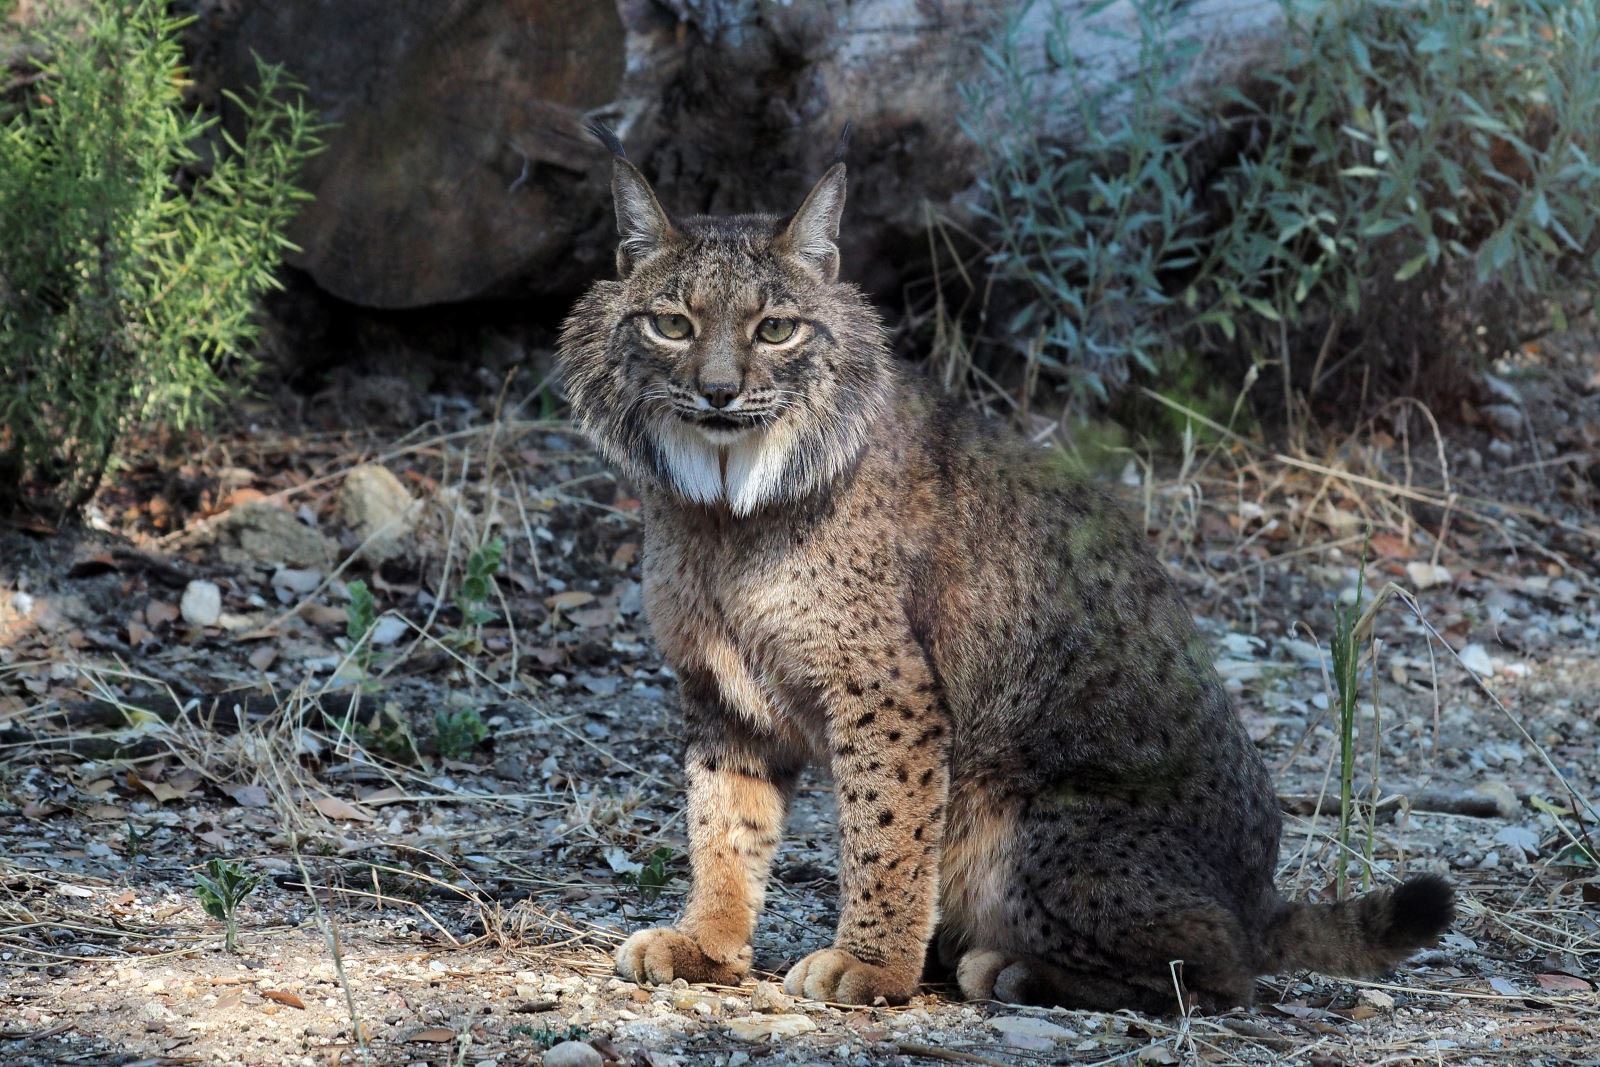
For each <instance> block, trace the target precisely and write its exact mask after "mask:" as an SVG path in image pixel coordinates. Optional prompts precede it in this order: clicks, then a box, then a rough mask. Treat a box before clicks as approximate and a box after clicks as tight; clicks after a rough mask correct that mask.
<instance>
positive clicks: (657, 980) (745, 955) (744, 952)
mask: <svg viewBox="0 0 1600 1067" xmlns="http://www.w3.org/2000/svg"><path fill="white" fill-rule="evenodd" d="M750 958H751V950H750V946H749V945H745V946H744V947H743V948H741V949H740V950H739V951H738V952H736V953H734V954H733V956H732V957H731V958H729V959H715V958H713V957H712V956H710V955H707V954H706V952H705V950H703V949H702V948H701V947H700V946H699V944H697V943H696V942H695V940H694V939H693V938H691V937H690V936H689V935H688V934H684V933H680V932H679V931H677V930H673V929H671V928H670V927H659V928H657V929H654V930H640V931H638V932H636V933H635V934H634V935H633V936H632V937H630V938H628V940H626V941H624V942H623V943H622V947H621V948H619V949H617V955H616V960H617V974H619V975H621V976H622V977H623V978H626V979H628V981H630V982H639V983H642V984H646V985H662V984H665V983H667V982H670V981H672V980H673V979H674V978H682V979H683V980H684V981H686V982H710V983H713V984H715V985H738V984H739V979H741V978H743V977H744V976H745V974H746V972H748V971H749V970H750Z"/></svg>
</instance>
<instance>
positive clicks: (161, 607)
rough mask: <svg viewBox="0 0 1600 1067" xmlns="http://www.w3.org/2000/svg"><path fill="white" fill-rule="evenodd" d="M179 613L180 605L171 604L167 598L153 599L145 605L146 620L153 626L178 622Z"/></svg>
mask: <svg viewBox="0 0 1600 1067" xmlns="http://www.w3.org/2000/svg"><path fill="white" fill-rule="evenodd" d="M178 614H179V612H178V605H176V604H169V603H167V602H166V601H165V600H152V601H150V603H148V604H146V605H145V606H144V621H145V623H146V624H147V625H149V626H152V627H155V626H165V625H166V624H168V623H172V622H177V621H178Z"/></svg>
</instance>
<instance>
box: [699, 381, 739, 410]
mask: <svg viewBox="0 0 1600 1067" xmlns="http://www.w3.org/2000/svg"><path fill="white" fill-rule="evenodd" d="M700 395H701V396H703V397H705V398H706V403H707V404H710V405H711V406H712V407H714V408H716V409H717V410H718V411H721V410H722V409H723V408H725V407H727V406H728V405H729V404H731V403H733V401H734V398H735V397H737V396H738V395H739V387H738V386H737V385H735V384H734V383H733V382H706V383H704V384H702V385H701V386H700Z"/></svg>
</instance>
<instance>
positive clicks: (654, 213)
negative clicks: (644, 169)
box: [611, 156, 672, 274]
mask: <svg viewBox="0 0 1600 1067" xmlns="http://www.w3.org/2000/svg"><path fill="white" fill-rule="evenodd" d="M611 199H612V200H613V201H615V202H616V206H617V233H618V234H620V235H621V237H622V240H621V241H620V242H619V243H618V245H617V270H618V271H619V272H621V273H622V274H628V273H630V272H631V271H632V270H633V265H634V264H635V263H637V262H638V261H639V260H641V259H643V258H644V257H645V256H648V255H649V254H650V253H651V252H654V251H655V250H656V249H658V248H660V247H661V245H662V244H663V242H665V241H666V240H667V238H669V237H671V236H672V222H671V221H670V220H669V219H668V218H667V213H666V212H665V211H663V210H661V202H660V201H659V200H657V199H656V194H655V190H653V189H651V188H650V183H649V182H647V181H645V177H644V175H643V174H640V173H639V168H638V167H635V166H634V165H633V164H632V163H629V162H628V161H627V160H626V159H623V158H621V157H620V156H619V157H617V158H616V159H615V160H613V161H612V164H611Z"/></svg>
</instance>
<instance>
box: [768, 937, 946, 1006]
mask: <svg viewBox="0 0 1600 1067" xmlns="http://www.w3.org/2000/svg"><path fill="white" fill-rule="evenodd" d="M916 988H917V983H916V979H914V978H913V979H910V980H907V979H905V978H902V977H900V976H898V975H896V974H894V973H893V972H892V971H890V970H889V969H888V968H886V967H879V966H877V965H876V964H872V963H863V962H862V961H861V960H859V959H857V958H856V957H855V956H853V955H852V954H850V953H849V952H846V951H845V950H844V949H842V948H825V949H822V950H821V951H820V952H813V953H812V954H811V955H809V956H807V957H806V958H805V959H803V960H801V961H800V962H799V963H797V964H795V965H794V966H793V967H791V968H790V969H789V974H788V976H787V977H785V978H784V980H783V989H784V992H786V993H788V994H789V995H790V996H794V997H810V998H811V999H812V1000H826V1001H830V1002H832V1003H834V1004H872V1003H874V1002H876V1001H877V999H878V998H879V997H882V998H883V999H884V1000H886V1001H888V1002H889V1003H890V1004H903V1003H905V1002H906V1001H908V1000H910V999H911V994H912V993H914V992H916Z"/></svg>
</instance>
